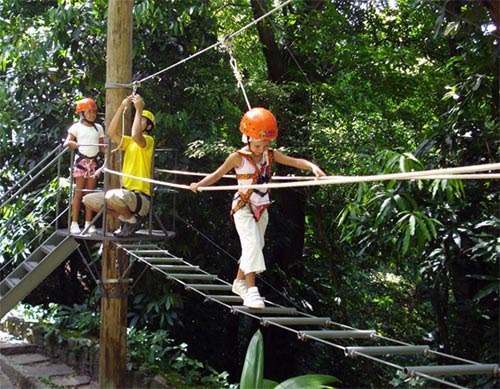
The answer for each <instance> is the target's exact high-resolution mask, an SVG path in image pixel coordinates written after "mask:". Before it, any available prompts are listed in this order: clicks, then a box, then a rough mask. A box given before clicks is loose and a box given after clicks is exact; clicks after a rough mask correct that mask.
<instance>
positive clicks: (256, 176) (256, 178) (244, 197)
mask: <svg viewBox="0 0 500 389" xmlns="http://www.w3.org/2000/svg"><path fill="white" fill-rule="evenodd" d="M237 153H238V154H240V155H241V157H242V158H245V159H246V160H247V161H248V162H250V164H252V165H253V167H254V172H253V173H247V174H236V179H237V180H250V179H251V180H252V185H254V184H264V183H267V182H269V181H270V180H271V172H272V163H273V151H272V150H271V149H269V150H268V151H267V165H266V166H265V169H264V171H263V172H261V171H260V170H259V168H258V166H257V164H256V163H255V161H254V160H253V158H252V157H251V156H249V155H248V154H246V153H243V152H241V151H239V150H238V151H237ZM253 192H255V193H257V194H258V195H259V196H261V197H264V196H265V195H266V194H269V193H270V192H271V191H270V189H269V188H268V189H267V190H266V191H265V192H262V191H260V190H258V189H247V191H246V192H242V191H241V190H238V196H237V199H238V202H237V203H236V205H235V206H234V207H233V209H231V217H232V216H233V215H234V214H235V213H236V212H237V211H239V210H240V209H241V208H243V207H244V206H245V205H247V204H248V206H249V207H250V209H251V210H252V213H253V215H254V218H255V220H256V221H258V220H259V219H260V215H262V211H263V210H264V209H267V208H268V207H269V205H270V204H266V205H263V206H262V207H259V208H260V209H259V212H255V207H253V205H252V203H251V201H250V196H251V195H252V193H253Z"/></svg>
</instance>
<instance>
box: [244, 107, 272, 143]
mask: <svg viewBox="0 0 500 389" xmlns="http://www.w3.org/2000/svg"><path fill="white" fill-rule="evenodd" d="M240 132H241V133H243V134H245V135H246V136H248V137H250V138H255V139H258V140H272V139H276V138H277V137H278V123H277V122H276V118H275V117H274V115H273V114H272V113H271V112H270V111H268V110H267V109H265V108H252V109H251V110H250V111H248V112H247V113H245V115H243V118H242V119H241V122H240Z"/></svg>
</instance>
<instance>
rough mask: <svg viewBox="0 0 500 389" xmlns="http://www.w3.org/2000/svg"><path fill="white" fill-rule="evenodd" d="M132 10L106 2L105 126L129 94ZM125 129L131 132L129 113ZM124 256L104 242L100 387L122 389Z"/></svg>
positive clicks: (110, 221)
mask: <svg viewBox="0 0 500 389" xmlns="http://www.w3.org/2000/svg"><path fill="white" fill-rule="evenodd" d="M132 9H133V0H109V2H108V24H107V27H108V33H107V47H106V50H107V60H106V85H107V88H106V125H107V126H109V123H110V122H111V119H112V117H113V115H114V114H115V112H116V110H117V108H118V106H119V105H120V103H121V102H122V100H123V99H124V98H125V97H126V96H127V95H129V94H130V90H129V89H128V88H120V87H118V88H117V87H116V84H129V83H130V82H131V79H132V20H133V19H132ZM127 114H128V115H126V123H125V128H126V129H129V128H130V111H128V112H127ZM109 159H110V160H109V161H108V163H109V165H108V166H109V167H110V168H111V169H113V170H120V166H118V165H119V161H118V158H117V153H114V154H112V155H111V156H110V158H109ZM119 186H120V183H119V178H118V177H117V176H112V177H110V179H109V187H108V189H111V188H118V187H119ZM118 224H119V221H118V220H117V219H116V218H112V217H107V218H106V227H107V231H114V230H115V229H116V228H118ZM125 260H126V258H125V257H124V255H123V253H121V252H120V253H119V252H117V249H116V246H115V245H114V243H113V242H111V241H109V240H104V247H103V254H102V276H101V280H102V284H101V292H102V297H101V335H100V351H99V387H101V388H110V389H113V388H123V387H125V382H124V377H125V368H126V341H127V332H126V331H127V293H128V286H127V284H126V282H125V281H121V280H120V278H121V276H122V274H121V271H120V270H121V269H124V268H126V266H124V261H125Z"/></svg>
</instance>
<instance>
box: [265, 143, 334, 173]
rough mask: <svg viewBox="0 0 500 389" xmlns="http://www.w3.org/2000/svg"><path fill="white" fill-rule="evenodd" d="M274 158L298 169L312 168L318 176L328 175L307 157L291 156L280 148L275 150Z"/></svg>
mask: <svg viewBox="0 0 500 389" xmlns="http://www.w3.org/2000/svg"><path fill="white" fill-rule="evenodd" d="M274 160H275V161H276V162H278V163H281V164H282V165H287V166H292V167H294V168H297V169H303V170H310V171H312V172H313V174H314V175H315V176H316V177H322V176H326V174H325V172H323V170H321V169H320V168H319V167H318V166H316V165H315V164H314V163H312V162H310V161H308V160H307V159H303V158H293V157H289V156H288V155H285V154H283V153H282V152H280V151H278V150H274Z"/></svg>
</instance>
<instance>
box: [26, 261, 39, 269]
mask: <svg viewBox="0 0 500 389" xmlns="http://www.w3.org/2000/svg"><path fill="white" fill-rule="evenodd" d="M37 265H38V262H34V261H26V262H23V267H24V268H25V269H26V270H27V271H33V269H34V268H35V267H37Z"/></svg>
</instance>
